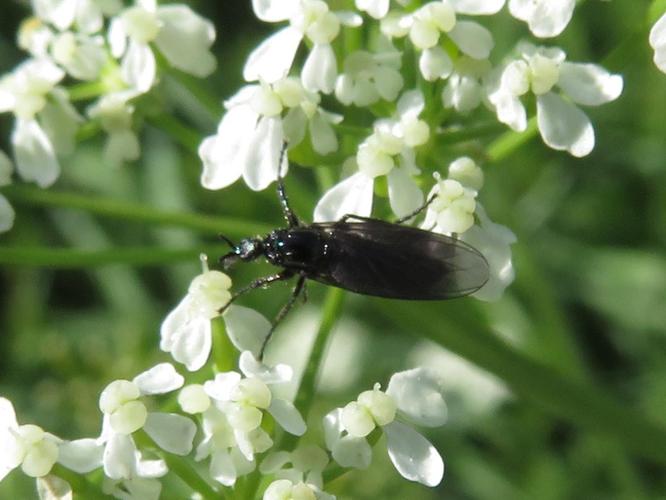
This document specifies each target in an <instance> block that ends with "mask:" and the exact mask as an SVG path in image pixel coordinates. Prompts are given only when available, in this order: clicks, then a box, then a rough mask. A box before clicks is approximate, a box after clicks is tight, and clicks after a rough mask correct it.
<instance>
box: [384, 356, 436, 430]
mask: <svg viewBox="0 0 666 500" xmlns="http://www.w3.org/2000/svg"><path fill="white" fill-rule="evenodd" d="M386 394H388V395H389V396H391V397H393V399H394V400H395V402H396V403H397V405H398V409H399V410H400V412H401V413H402V414H403V415H405V416H406V417H407V418H408V419H409V420H410V422H413V423H415V424H417V425H423V426H426V427H437V426H440V425H443V424H444V422H446V417H447V409H446V403H445V402H444V387H443V384H442V381H441V380H440V378H439V376H438V375H437V373H435V372H434V371H432V370H428V369H425V368H415V369H413V370H407V371H403V372H399V373H396V374H394V375H393V376H392V377H391V380H390V381H389V384H388V388H387V389H386Z"/></svg>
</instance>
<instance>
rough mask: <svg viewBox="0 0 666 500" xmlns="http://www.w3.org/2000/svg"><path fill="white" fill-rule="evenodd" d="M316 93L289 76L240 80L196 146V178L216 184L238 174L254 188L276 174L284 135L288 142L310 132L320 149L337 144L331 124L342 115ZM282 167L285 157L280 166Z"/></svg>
mask: <svg viewBox="0 0 666 500" xmlns="http://www.w3.org/2000/svg"><path fill="white" fill-rule="evenodd" d="M319 101H320V97H319V94H317V93H314V92H310V91H308V90H306V89H305V88H304V86H303V84H302V83H301V82H300V81H299V80H298V79H297V78H294V77H287V78H282V79H280V80H278V81H276V82H274V83H273V84H271V85H269V84H266V83H262V84H254V85H246V86H245V87H243V88H242V89H241V90H240V91H238V93H237V94H236V95H234V96H233V97H232V98H231V99H229V100H228V101H226V102H225V107H226V108H227V112H226V113H225V115H224V116H223V117H222V120H221V121H220V124H219V126H218V129H217V134H216V135H214V136H211V137H207V138H206V139H204V141H203V142H202V143H201V146H200V147H199V157H200V158H201V160H202V162H203V164H204V168H203V173H202V175H201V184H202V185H203V186H204V187H205V188H207V189H221V188H223V187H226V186H228V185H230V184H232V183H233V182H235V181H236V180H238V179H239V178H240V177H243V180H244V181H245V183H246V184H247V185H248V186H249V187H250V188H251V189H253V190H255V191H260V190H262V189H265V188H266V187H268V185H269V184H270V183H271V182H273V181H274V180H275V179H276V178H277V174H278V170H279V165H278V163H279V161H280V153H281V151H282V147H283V144H284V142H285V141H287V142H288V143H289V144H290V145H292V146H294V145H297V144H299V143H300V142H301V141H302V140H303V138H304V137H305V134H306V132H309V133H310V142H311V143H312V147H313V149H314V150H315V151H316V152H317V153H319V154H321V155H326V154H328V153H331V152H333V151H335V150H336V149H337V148H338V140H337V137H336V135H335V131H334V130H333V124H336V123H339V122H340V121H341V120H342V117H341V116H338V115H334V114H333V113H329V112H327V111H325V110H324V109H322V108H321V107H320V106H319ZM282 169H283V173H284V172H286V162H285V164H284V165H283V166H282Z"/></svg>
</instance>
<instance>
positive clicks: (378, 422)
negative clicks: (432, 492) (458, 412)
mask: <svg viewBox="0 0 666 500" xmlns="http://www.w3.org/2000/svg"><path fill="white" fill-rule="evenodd" d="M446 417H447V409H446V404H445V403H444V398H443V389H442V383H441V381H440V380H439V378H438V376H437V375H436V374H435V373H434V372H433V371H430V370H427V369H423V368H416V369H413V370H408V371H404V372H399V373H396V374H394V375H393V376H392V377H391V380H390V381H389V385H388V388H387V390H386V392H385V393H384V392H382V391H380V390H379V386H378V385H376V386H375V388H374V389H373V390H372V391H366V392H364V393H362V394H361V395H360V396H359V398H358V399H357V400H356V401H355V402H352V403H350V404H348V405H347V406H346V407H345V408H343V409H340V408H338V409H337V410H334V411H332V412H331V413H329V414H328V415H326V417H324V432H325V438H326V446H327V447H328V449H329V450H331V454H332V456H333V459H334V460H335V461H336V462H337V463H338V464H340V465H341V466H343V467H356V468H366V467H368V465H369V464H370V460H371V449H370V445H369V444H368V442H367V441H366V439H365V436H367V435H368V434H369V433H370V432H372V431H373V430H374V429H375V428H376V427H378V428H380V429H381V431H382V432H383V433H384V434H385V435H386V439H387V442H386V443H387V448H388V453H389V458H390V459H391V462H392V463H393V465H394V466H395V468H396V470H397V471H398V472H399V473H400V475H401V476H403V477H404V478H406V479H408V480H410V481H417V482H419V483H421V484H424V485H426V486H437V485H438V484H439V483H440V481H441V480H442V477H443V475H444V462H443V460H442V457H441V456H440V455H439V453H438V452H437V450H436V449H435V448H434V446H432V444H430V443H429V442H428V440H426V438H424V437H423V436H422V435H421V434H419V433H418V432H417V431H415V430H414V429H413V428H412V427H410V426H409V425H407V424H406V423H403V422H408V423H412V424H416V425H422V426H425V427H437V426H440V425H442V424H444V422H445V421H446Z"/></svg>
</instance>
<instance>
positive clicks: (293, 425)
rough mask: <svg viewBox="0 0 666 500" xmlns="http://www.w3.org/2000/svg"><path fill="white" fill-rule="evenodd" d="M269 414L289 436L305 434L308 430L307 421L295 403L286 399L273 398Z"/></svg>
mask: <svg viewBox="0 0 666 500" xmlns="http://www.w3.org/2000/svg"><path fill="white" fill-rule="evenodd" d="M268 413H270V414H271V415H272V416H273V418H274V419H275V421H276V422H277V423H278V424H279V425H280V427H282V428H283V429H284V430H285V431H287V432H288V433H289V434H293V435H294V436H302V435H303V434H305V431H306V430H307V426H306V425H305V420H303V417H302V416H301V414H300V413H299V411H298V410H297V409H296V407H295V406H294V404H293V403H291V402H289V401H285V400H284V399H275V398H273V400H272V401H271V405H270V406H269V407H268Z"/></svg>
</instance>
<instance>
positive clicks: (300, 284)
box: [259, 274, 305, 361]
mask: <svg viewBox="0 0 666 500" xmlns="http://www.w3.org/2000/svg"><path fill="white" fill-rule="evenodd" d="M304 291H305V276H303V275H302V274H301V275H300V276H299V278H298V281H297V282H296V286H295V287H294V289H293V291H292V292H291V297H289V300H288V301H287V303H286V304H285V305H283V306H282V309H280V312H278V313H277V316H275V319H274V320H273V323H272V324H271V329H270V330H268V335H266V338H265V339H264V342H263V343H262V344H261V349H260V350H259V361H262V360H263V359H264V351H265V350H266V346H267V345H268V341H269V340H270V339H271V337H272V336H273V332H274V331H275V329H276V328H277V326H278V325H279V324H280V322H281V321H282V320H283V319H284V318H285V316H286V315H287V313H289V311H291V308H292V307H294V304H295V303H296V300H298V296H299V295H300V294H301V292H304Z"/></svg>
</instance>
